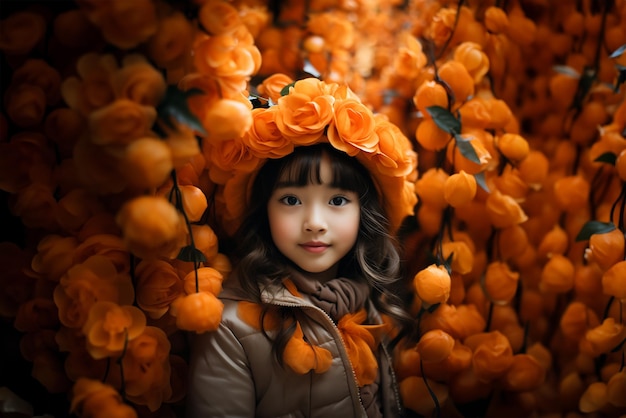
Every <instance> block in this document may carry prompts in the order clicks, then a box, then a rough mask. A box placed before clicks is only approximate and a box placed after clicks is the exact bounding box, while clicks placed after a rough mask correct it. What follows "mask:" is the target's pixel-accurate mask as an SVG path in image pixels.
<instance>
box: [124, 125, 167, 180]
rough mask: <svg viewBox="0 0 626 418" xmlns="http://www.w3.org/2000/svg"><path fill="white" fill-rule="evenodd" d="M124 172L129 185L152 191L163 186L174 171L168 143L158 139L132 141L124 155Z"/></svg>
mask: <svg viewBox="0 0 626 418" xmlns="http://www.w3.org/2000/svg"><path fill="white" fill-rule="evenodd" d="M122 164H123V172H124V175H125V176H126V178H127V179H128V182H129V184H131V185H133V186H135V187H138V188H142V189H152V188H156V187H158V186H160V185H161V184H163V183H164V182H165V181H166V180H167V179H168V178H169V176H170V173H171V172H172V169H173V164H172V152H171V151H170V147H169V146H168V145H167V142H165V141H163V140H160V139H157V138H150V137H145V138H139V139H136V140H134V141H132V142H131V143H130V144H129V145H128V147H127V148H126V152H125V153H124V160H123V162H122Z"/></svg>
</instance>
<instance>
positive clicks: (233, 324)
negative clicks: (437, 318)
mask: <svg viewBox="0 0 626 418" xmlns="http://www.w3.org/2000/svg"><path fill="white" fill-rule="evenodd" d="M251 193H252V195H251V199H250V201H251V202H252V204H251V207H250V208H249V210H248V212H247V216H246V218H245V220H244V222H243V224H242V225H241V227H240V229H239V233H238V240H237V242H238V243H239V244H240V245H239V249H238V253H237V257H236V260H235V263H234V265H235V266H236V267H235V271H234V274H233V275H231V277H229V278H228V280H226V281H225V283H224V291H223V292H222V294H221V300H222V301H223V302H224V312H223V317H222V322H221V325H220V327H219V329H218V330H217V331H215V332H209V333H205V334H201V335H198V336H197V340H196V341H195V343H194V346H193V350H192V354H191V358H190V373H191V381H190V387H189V392H188V416H190V417H218V416H219V417H226V416H227V417H253V416H257V417H283V416H289V417H303V416H307V417H309V416H319V417H333V416H336V417H361V416H367V417H380V416H385V417H390V416H398V415H400V414H401V412H402V408H401V402H400V399H399V395H398V390H397V386H396V382H395V378H394V374H393V371H392V369H391V362H390V357H389V351H388V349H387V347H386V343H387V340H388V338H387V336H388V334H389V331H390V326H389V324H388V321H387V322H385V321H383V318H382V317H381V313H383V314H385V316H386V317H387V318H394V319H396V320H399V321H403V320H405V318H407V317H406V316H405V314H404V313H403V311H402V310H401V309H400V308H399V306H400V304H399V303H398V302H396V300H397V297H394V296H392V294H391V293H390V292H389V291H388V290H386V289H388V288H389V286H390V285H392V284H393V283H394V282H396V281H397V279H398V277H399V269H400V258H399V255H398V251H397V248H396V245H395V241H394V240H393V239H392V237H391V236H390V234H389V232H388V231H389V225H388V222H387V219H386V217H385V212H384V211H383V209H382V207H381V203H380V199H379V196H378V193H377V188H376V185H375V184H374V182H373V181H372V178H371V176H370V174H369V172H368V171H367V170H366V169H365V168H364V166H363V165H361V164H360V163H359V162H358V161H357V160H356V159H355V158H353V157H350V156H348V155H347V154H345V153H344V152H341V151H337V150H336V149H335V148H333V147H332V146H330V145H329V144H327V143H322V144H316V145H312V146H302V147H296V148H295V151H294V152H293V153H292V154H289V155H288V156H286V157H283V158H280V159H274V160H269V161H268V162H267V163H265V165H264V166H263V167H262V168H261V169H260V171H259V173H258V175H257V176H256V178H255V181H254V184H253V187H252V191H251Z"/></svg>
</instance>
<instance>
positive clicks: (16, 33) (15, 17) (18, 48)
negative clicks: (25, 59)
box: [0, 11, 46, 55]
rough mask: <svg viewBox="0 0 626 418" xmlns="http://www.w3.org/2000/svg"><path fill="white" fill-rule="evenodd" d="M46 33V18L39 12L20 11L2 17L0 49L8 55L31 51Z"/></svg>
mask: <svg viewBox="0 0 626 418" xmlns="http://www.w3.org/2000/svg"><path fill="white" fill-rule="evenodd" d="M45 33H46V20H45V19H44V17H43V16H42V15H40V14H38V13H33V12H30V11H20V12H16V13H12V14H11V15H10V16H9V17H7V18H5V19H2V34H0V50H1V51H3V52H4V53H5V54H8V55H23V54H27V53H29V52H30V51H31V50H32V49H33V48H34V47H35V45H37V43H39V41H41V40H42V39H43V37H44V35H45Z"/></svg>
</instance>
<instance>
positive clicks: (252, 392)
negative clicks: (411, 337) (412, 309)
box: [187, 287, 401, 418]
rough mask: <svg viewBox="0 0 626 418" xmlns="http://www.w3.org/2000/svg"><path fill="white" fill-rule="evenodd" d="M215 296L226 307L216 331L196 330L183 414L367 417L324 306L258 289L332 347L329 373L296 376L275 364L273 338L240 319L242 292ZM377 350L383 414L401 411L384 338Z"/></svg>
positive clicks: (313, 337) (312, 337)
mask: <svg viewBox="0 0 626 418" xmlns="http://www.w3.org/2000/svg"><path fill="white" fill-rule="evenodd" d="M270 294H273V295H274V296H273V297H271V296H270ZM220 298H221V299H222V301H223V302H224V312H223V316H222V322H221V324H220V326H219V329H218V330H217V331H215V332H207V333H204V334H200V335H197V336H196V337H195V340H194V342H193V344H192V352H191V356H190V364H189V374H190V381H189V388H188V397H187V399H188V402H187V416H188V417H193V418H203V417H324V418H330V417H341V418H349V417H365V410H364V409H363V407H362V406H361V401H360V398H359V390H358V387H357V383H356V377H355V374H354V371H353V369H352V366H351V364H350V360H349V359H348V356H347V353H346V349H345V346H344V344H343V342H342V339H341V336H340V334H339V331H338V329H337V327H336V326H335V325H334V323H333V321H332V320H331V319H330V317H329V316H328V315H327V314H326V313H325V312H324V311H323V310H322V309H320V308H318V307H316V306H314V305H312V304H311V303H309V302H307V301H306V300H304V299H301V298H299V297H296V296H293V295H292V294H291V293H289V292H288V291H287V290H286V289H285V288H283V287H280V288H278V289H273V290H272V292H265V293H263V294H262V298H263V300H264V301H266V302H268V303H273V304H276V305H281V306H287V307H293V309H299V310H301V311H302V313H304V314H305V315H303V318H302V319H300V325H301V326H302V330H303V332H304V335H305V336H306V337H307V338H308V340H309V341H310V342H311V343H312V344H314V345H317V346H321V347H323V348H326V349H327V350H329V351H330V352H331V353H332V356H333V360H332V366H331V367H330V369H329V370H328V371H326V372H325V373H321V374H316V373H314V372H310V373H308V374H305V375H299V374H296V373H294V372H293V371H291V369H289V367H287V366H285V367H281V366H280V365H279V364H278V362H277V361H276V359H275V357H274V354H273V353H272V346H271V342H270V341H269V340H268V339H267V338H265V337H264V336H263V334H262V333H261V332H260V331H259V330H257V329H255V328H253V327H251V326H249V325H248V324H246V323H245V322H243V321H242V320H241V319H239V317H238V316H237V303H238V301H240V300H247V298H245V297H244V296H243V294H242V292H241V291H240V290H239V291H238V290H237V289H227V290H225V291H224V292H222V294H221V295H220ZM372 308H373V307H372ZM380 350H381V352H380V353H379V359H380V360H379V373H380V379H381V380H380V390H381V403H382V405H383V415H384V416H385V417H394V416H399V415H400V414H401V406H400V405H401V404H400V399H399V395H398V390H397V385H396V382H395V377H394V374H393V371H392V369H391V360H390V357H389V355H388V353H387V350H386V348H385V347H384V346H383V344H381V347H380Z"/></svg>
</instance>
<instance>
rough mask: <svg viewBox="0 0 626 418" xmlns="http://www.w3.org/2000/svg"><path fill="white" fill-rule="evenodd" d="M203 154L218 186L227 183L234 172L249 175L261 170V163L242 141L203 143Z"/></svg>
mask: <svg viewBox="0 0 626 418" xmlns="http://www.w3.org/2000/svg"><path fill="white" fill-rule="evenodd" d="M202 153H203V154H204V156H205V157H206V158H207V162H208V165H209V175H210V176H211V180H213V181H215V182H216V183H218V184H223V183H225V182H226V181H227V180H228V179H229V178H230V176H232V174H233V172H234V173H235V174H237V173H243V174H249V173H251V172H253V171H254V170H256V169H257V168H259V165H260V163H261V160H260V159H259V158H258V157H256V156H255V155H254V154H253V153H252V150H251V149H250V148H248V147H247V146H245V144H244V143H243V141H242V140H240V139H233V140H228V141H222V142H220V143H218V144H215V145H210V144H209V143H208V142H203V143H202ZM214 176H215V177H214ZM222 176H223V177H222Z"/></svg>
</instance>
